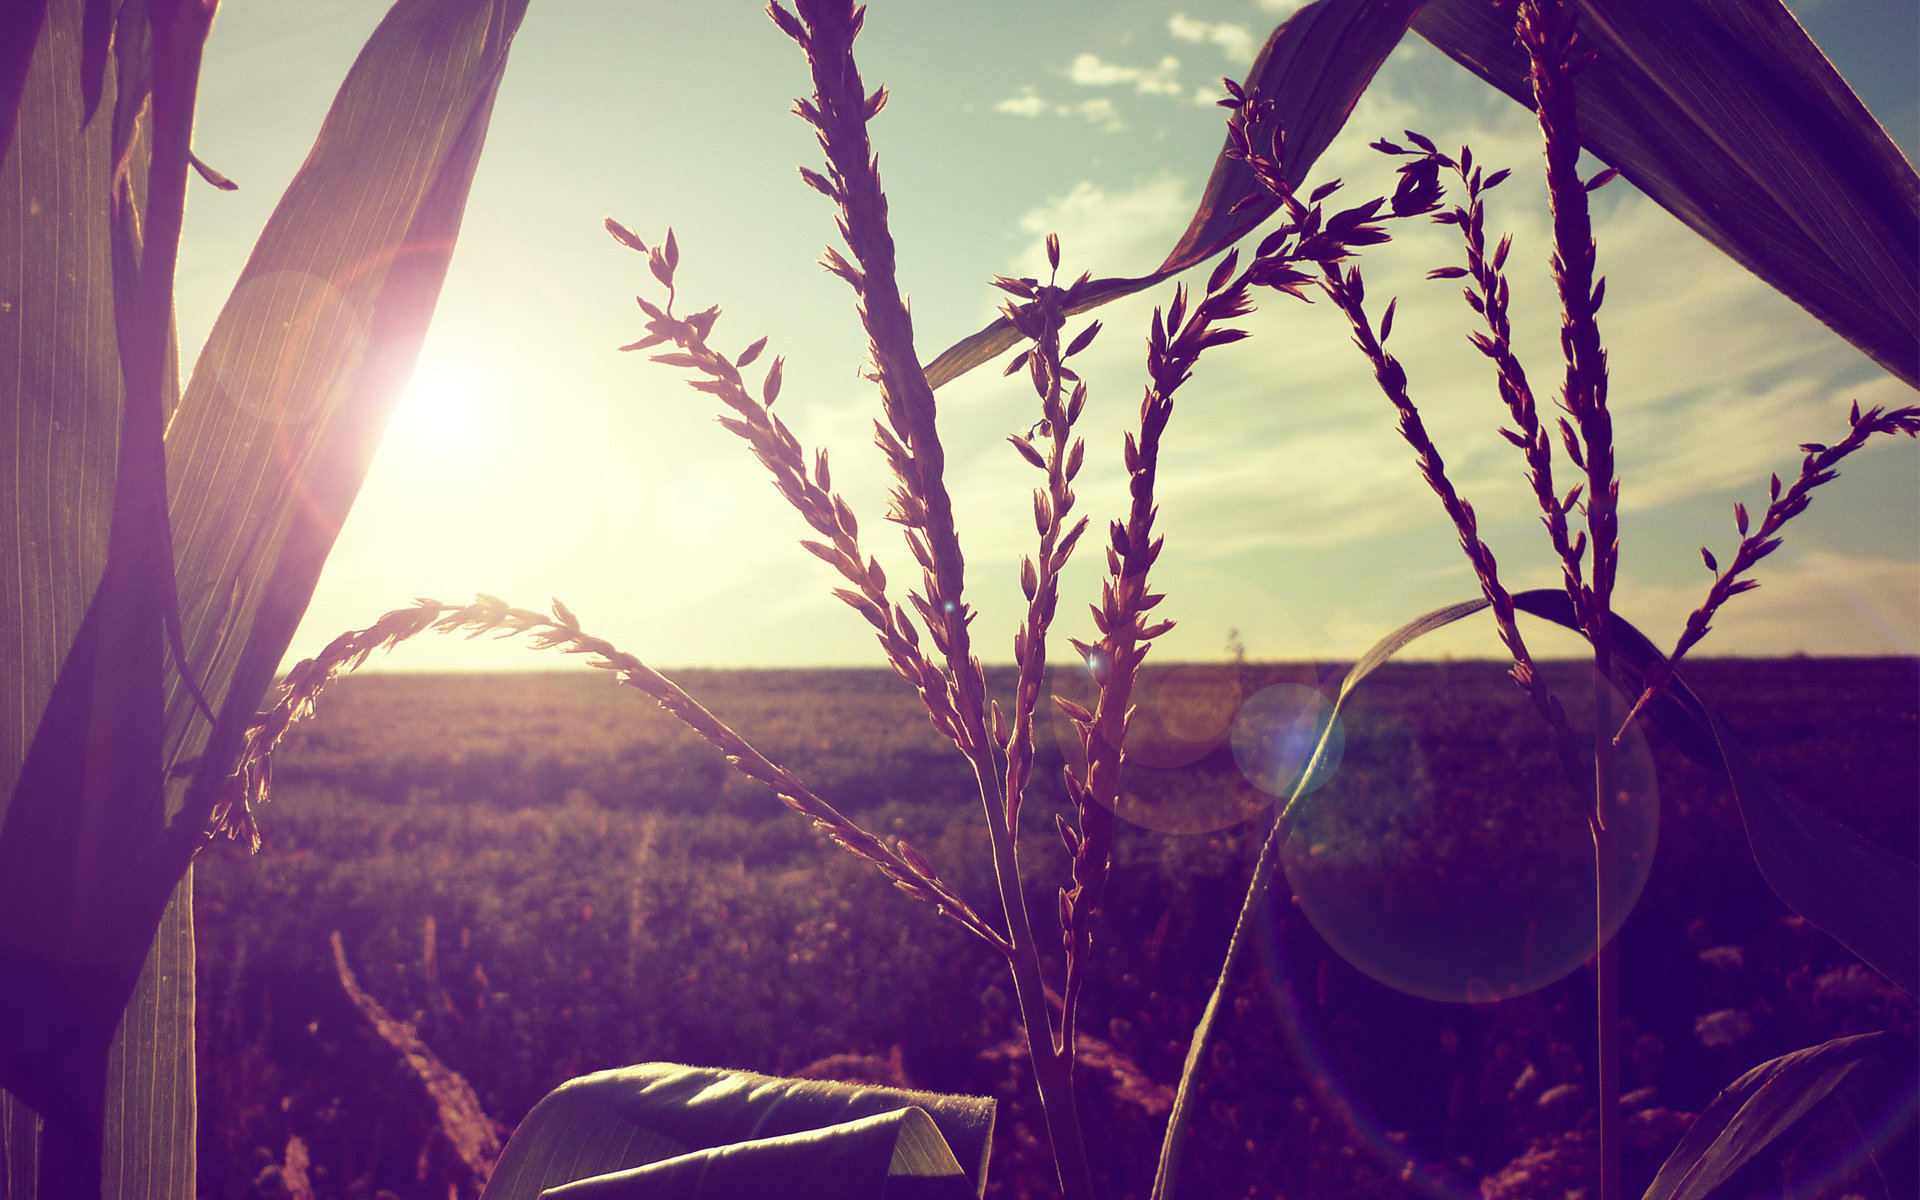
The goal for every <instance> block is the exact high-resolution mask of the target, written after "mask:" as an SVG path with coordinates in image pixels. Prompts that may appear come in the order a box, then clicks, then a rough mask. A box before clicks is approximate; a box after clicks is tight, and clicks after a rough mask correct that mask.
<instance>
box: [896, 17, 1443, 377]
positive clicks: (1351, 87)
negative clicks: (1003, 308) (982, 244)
mask: <svg viewBox="0 0 1920 1200" xmlns="http://www.w3.org/2000/svg"><path fill="white" fill-rule="evenodd" d="M1419 7H1420V0H1316V2H1315V3H1313V4H1309V5H1307V6H1306V7H1305V8H1303V9H1301V10H1300V11H1299V12H1297V13H1294V14H1293V15H1292V16H1290V17H1288V18H1287V19H1286V20H1285V21H1283V22H1282V23H1281V24H1280V25H1279V26H1278V27H1277V28H1275V29H1274V31H1273V33H1272V34H1271V35H1270V36H1269V37H1268V38H1267V44H1266V45H1265V46H1264V47H1263V48H1262V49H1261V51H1260V55H1259V57H1258V58H1256V59H1254V62H1253V67H1252V69H1251V70H1250V71H1249V72H1248V73H1247V79H1246V83H1245V85H1244V86H1245V88H1246V90H1248V91H1249V92H1251V91H1255V90H1257V91H1258V92H1259V94H1260V95H1261V96H1262V97H1264V98H1266V99H1270V100H1272V101H1273V102H1274V105H1275V115H1276V116H1277V117H1278V119H1279V120H1280V122H1281V124H1282V127H1283V128H1285V130H1286V131H1287V156H1286V161H1285V162H1284V163H1283V164H1281V168H1282V171H1283V173H1284V174H1285V175H1286V177H1287V179H1288V181H1289V182H1291V183H1292V184H1294V185H1295V186H1298V185H1299V184H1300V183H1302V182H1303V181H1304V180H1305V179H1306V177H1307V172H1308V171H1309V170H1311V169H1312V167H1313V164H1314V163H1315V162H1316V161H1318V160H1319V158H1320V155H1321V153H1322V152H1323V151H1325V150H1326V148H1327V146H1328V145H1330V144H1331V143H1332V141H1333V139H1334V135H1336V134H1338V133H1339V132H1340V129H1341V127H1342V126H1344V125H1345V124H1346V121H1347V117H1348V115H1349V114H1351V113H1352V112H1353V106H1354V105H1355V104H1356V103H1357V102H1358V101H1359V99H1360V93H1362V92H1364V91H1366V90H1367V85H1368V84H1369V83H1371V82H1372V81H1373V75H1374V72H1375V71H1377V70H1379V69H1380V64H1381V63H1383V62H1385V61H1386V58H1387V55H1388V54H1391V53H1392V52H1393V48H1394V47H1395V46H1397V45H1399V44H1400V39H1401V37H1402V36H1404V35H1405V33H1406V31H1407V24H1408V22H1410V21H1411V20H1412V19H1413V14H1414V13H1415V12H1416V11H1417V10H1418V9H1419ZM1278 204H1279V201H1277V200H1275V199H1274V198H1273V197H1271V196H1267V195H1265V194H1264V192H1263V191H1262V190H1261V188H1260V185H1259V183H1258V182H1257V181H1256V180H1255V178H1254V175H1253V172H1252V170H1250V169H1249V168H1248V167H1247V165H1246V164H1245V163H1243V162H1238V161H1235V160H1233V159H1230V158H1228V157H1227V154H1226V147H1225V146H1224V145H1223V146H1222V149H1221V153H1220V155H1219V156H1218V157H1217V158H1216V159H1215V160H1214V164H1213V174H1212V175H1211V176H1210V177H1209V178H1208V179H1207V187H1206V191H1205V192H1203V193H1202V194H1201V197H1200V207H1199V208H1198V209H1197V210H1196V211H1195V212H1194V214H1193V219H1192V221H1190V222H1189V223H1188V225H1187V230H1186V232H1185V233H1183V234H1181V235H1180V240H1179V241H1178V242H1176V243H1174V246H1173V249H1172V250H1171V251H1169V252H1168V254H1167V257H1166V260H1165V261H1164V262H1162V263H1161V264H1160V266H1159V267H1158V268H1156V269H1155V270H1154V271H1153V273H1152V274H1150V275H1143V276H1140V277H1138V278H1135V279H1096V280H1094V281H1093V282H1092V283H1090V284H1088V285H1087V287H1086V289H1085V290H1084V291H1083V293H1082V298H1081V299H1080V300H1079V301H1078V302H1077V303H1075V304H1074V305H1072V306H1071V307H1070V308H1068V309H1067V311H1068V313H1079V312H1085V311H1086V310H1087V309H1090V308H1097V307H1099V306H1100V305H1102V304H1105V303H1107V302H1108V301H1110V300H1117V299H1119V298H1120V297H1122V296H1130V295H1132V294H1133V293H1135V292H1138V291H1141V290H1143V289H1146V288H1149V287H1152V286H1153V285H1154V284H1156V283H1159V282H1161V281H1162V280H1165V279H1169V278H1171V277H1172V276H1174V275H1177V274H1179V273H1180V272H1182V271H1184V270H1186V269H1187V268H1188V267H1191V266H1193V265H1195V264H1196V263H1202V262H1205V261H1206V260H1207V259H1209V258H1212V257H1213V256H1214V255H1216V254H1218V253H1220V251H1222V250H1224V249H1226V248H1227V247H1228V246H1231V245H1232V244H1233V243H1235V242H1237V241H1239V240H1240V239H1241V238H1243V237H1245V236H1246V235H1247V234H1248V233H1250V232H1252V231H1253V230H1254V229H1255V228H1256V227H1258V226H1259V224H1260V222H1262V221H1264V220H1266V219H1267V217H1268V215H1269V214H1271V213H1272V212H1273V210H1274V209H1275V208H1276V207H1277V206H1278ZM1236 206H1240V207H1238V209H1237V211H1236ZM1019 340H1020V335H1019V334H1018V333H1017V332H1015V330H1014V328H1013V323H1012V322H1010V321H1008V320H1007V319H1006V318H1004V317H1002V318H1000V319H999V320H996V321H995V322H994V323H993V324H991V325H989V326H987V327H986V328H985V329H982V330H981V331H980V332H978V333H976V334H974V335H973V336H971V337H968V338H965V339H962V340H961V341H960V342H958V343H956V344H955V345H953V346H951V347H949V348H948V349H947V350H946V351H945V352H944V353H943V354H941V355H940V356H939V357H938V358H936V359H934V360H933V361H932V362H931V363H929V364H927V380H928V382H929V383H931V384H932V385H933V386H934V387H936V388H937V387H940V386H942V385H944V384H947V383H950V382H952V381H953V380H955V379H958V378H959V377H960V376H962V375H964V374H966V373H967V372H968V371H971V370H973V369H974V368H975V367H977V366H980V365H981V364H982V363H985V362H989V361H991V360H992V359H993V358H995V357H996V356H998V355H999V354H1000V353H1001V352H1002V351H1004V350H1006V349H1007V348H1008V347H1010V346H1012V345H1013V344H1014V343H1015V342H1017V341H1019Z"/></svg>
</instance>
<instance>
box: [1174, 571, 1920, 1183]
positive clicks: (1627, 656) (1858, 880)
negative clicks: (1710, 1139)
mask: <svg viewBox="0 0 1920 1200" xmlns="http://www.w3.org/2000/svg"><path fill="white" fill-rule="evenodd" d="M1513 602H1514V607H1516V608H1518V609H1520V610H1521V611H1523V612H1526V613H1529V614H1531V615H1533V616H1536V617H1540V618H1541V619H1543V620H1548V621H1552V622H1554V623H1555V624H1557V625H1561V626H1564V627H1566V628H1568V629H1571V630H1573V631H1575V632H1576V633H1577V632H1579V630H1580V624H1579V622H1578V621H1577V620H1575V619H1574V616H1573V606H1572V604H1571V603H1570V602H1569V601H1568V599H1567V595H1566V593H1565V592H1563V591H1559V590H1547V589H1542V590H1537V591H1527V592H1518V593H1515V594H1514V597H1513ZM1486 607H1487V600H1486V598H1485V597H1479V598H1476V599H1473V600H1464V601H1461V602H1460V603H1458V604H1449V605H1447V606H1445V607H1444V608H1437V609H1435V610H1433V611H1432V612H1430V613H1427V614H1425V615H1423V616H1420V617H1416V618H1414V619H1413V620H1412V621H1409V622H1407V623H1406V624H1405V625H1402V626H1401V627H1400V628H1398V629H1396V630H1394V631H1393V632H1392V633H1390V634H1388V635H1387V636H1386V637H1384V638H1381V639H1380V641H1379V642H1377V643H1375V644H1374V645H1373V647H1372V648H1370V649H1369V650H1368V651H1367V652H1366V653H1365V654H1363V655H1361V656H1360V658H1359V660H1358V661H1357V662H1356V663H1355V664H1354V665H1353V668H1352V669H1351V670H1349V671H1348V672H1347V674H1346V677H1345V678H1344V679H1343V680H1342V681H1341V683H1340V691H1339V694H1338V696H1337V697H1336V698H1335V700H1334V704H1333V714H1334V715H1335V716H1337V715H1338V714H1339V712H1340V707H1341V706H1342V705H1343V704H1345V703H1346V701H1347V697H1348V696H1349V695H1351V694H1352V693H1353V690H1354V688H1356V687H1357V686H1358V685H1359V684H1360V682H1361V681H1362V680H1363V679H1365V678H1366V677H1367V676H1368V675H1370V674H1372V673H1373V672H1374V671H1375V670H1377V669H1379V667H1380V666H1381V665H1382V664H1383V663H1385V662H1387V661H1388V660H1389V659H1391V658H1392V657H1393V656H1394V655H1395V654H1398V653H1399V652H1400V651H1401V650H1404V649H1405V648H1406V647H1407V646H1409V645H1411V644H1412V643H1413V642H1415V641H1417V640H1419V639H1420V638H1422V637H1425V636H1426V635H1427V634H1429V633H1432V632H1434V631H1435V630H1438V629H1443V628H1445V627H1446V626H1448V625H1451V624H1453V623H1454V622H1456V621H1459V620H1462V619H1464V618H1466V617H1470V616H1472V615H1474V614H1475V613H1478V612H1480V611H1482V610H1483V609H1485V608H1486ZM1612 644H1613V663H1612V670H1611V674H1612V675H1613V680H1614V684H1615V686H1616V687H1618V688H1619V689H1620V691H1621V692H1622V693H1623V694H1625V695H1629V696H1637V695H1638V694H1639V692H1640V690H1641V688H1642V687H1643V686H1644V682H1645V678H1646V672H1647V670H1648V669H1649V668H1650V667H1652V666H1653V665H1654V664H1655V663H1658V662H1661V661H1663V659H1662V656H1661V654H1660V652H1659V650H1658V649H1657V648H1656V647H1655V646H1654V644H1653V643H1652V642H1651V641H1650V640H1649V639H1648V638H1647V636H1646V635H1645V634H1643V633H1641V632H1640V631H1639V630H1638V629H1636V628H1634V627H1633V625H1632V624H1631V623H1630V622H1628V621H1626V620H1624V619H1622V618H1621V617H1620V616H1618V615H1617V614H1616V615H1615V616H1614V618H1613V623H1612ZM1644 716H1645V719H1646V720H1647V721H1649V722H1650V723H1651V724H1653V725H1654V726H1656V727H1657V728H1658V729H1659V730H1660V731H1661V733H1663V734H1664V735H1665V736H1666V737H1667V738H1669V739H1670V740H1671V741H1673V742H1674V744H1675V745H1676V746H1678V747H1679V748H1680V749H1681V750H1682V751H1684V752H1685V753H1687V754H1688V756H1689V757H1692V758H1693V759H1694V760H1695V761H1697V762H1699V763H1700V764H1701V765H1702V766H1705V767H1707V768H1708V769H1709V770H1714V771H1718V772H1720V773H1722V774H1724V775H1725V776H1726V777H1727V779H1728V782H1729V783H1730V784H1731V785H1732V787H1733V790H1734V796H1735V798H1736V800H1737V801H1738V802H1739V804H1740V815H1741V819H1742V820H1743V821H1744V822H1745V823H1746V826H1747V837H1748V841H1749V843H1750V844H1751V845H1752V848H1753V852H1754V858H1755V860H1756V861H1757V862H1758V863H1759V864H1760V870H1761V874H1762V875H1764V876H1765V877H1766V879H1767V882H1768V884H1769V885H1771V886H1772V887H1773V889H1774V891H1775V892H1777V893H1779V895H1780V898H1781V899H1783V900H1785V901H1786V902H1787V903H1788V904H1789V905H1791V906H1792V907H1793V908H1794V910H1795V911H1796V912H1798V913H1799V914H1800V915H1801V916H1803V917H1805V918H1806V919H1807V920H1809V921H1811V922H1813V923H1814V924H1815V925H1818V926H1820V927H1821V928H1822V929H1824V930H1826V931H1827V932H1828V933H1830V934H1832V935H1833V936H1834V937H1835V938H1837V939H1839V940H1840V941H1841V942H1842V943H1843V944H1845V945H1846V947H1847V948H1848V949H1850V950H1852V951H1853V952H1854V953H1855V954H1857V955H1859V956H1860V958H1861V959H1862V960H1863V961H1864V962H1866V963H1867V965H1869V966H1871V967H1873V968H1874V969H1876V970H1878V971H1880V972H1881V973H1882V974H1884V975H1886V976H1887V978H1889V979H1891V980H1892V981H1893V982H1894V983H1896V984H1899V985H1900V986H1901V987H1904V988H1906V989H1907V991H1909V992H1915V991H1916V986H1915V982H1916V975H1920V968H1916V966H1915V961H1914V960H1915V955H1916V953H1917V952H1920V904H1916V903H1915V900H1916V898H1920V865H1916V864H1914V863H1912V862H1910V861H1908V860H1906V859H1903V858H1900V857H1899V856H1897V855H1895V854H1892V853H1890V852H1888V851H1886V850H1884V849H1882V848H1880V847H1879V846H1876V845H1873V844H1872V843H1870V842H1868V841H1866V840H1865V839H1864V838H1861V837H1860V836H1859V835H1858V834H1855V833H1854V832H1853V831H1851V830H1849V829H1847V828H1845V827H1844V826H1842V825H1840V824H1839V823H1837V822H1835V821H1833V820H1831V819H1830V818H1828V817H1825V816H1823V815H1821V814H1820V813H1818V812H1816V811H1814V810H1813V809H1811V808H1809V807H1807V806H1806V805H1805V804H1802V803H1801V802H1799V801H1797V800H1794V799H1793V798H1792V797H1790V796H1787V795H1785V794H1784V793H1781V792H1780V791H1779V790H1778V789H1776V788H1774V787H1773V785H1772V784H1771V782H1770V781H1768V780H1767V778H1766V777H1765V776H1764V775H1763V774H1761V772H1760V771H1759V769H1758V768H1757V767H1755V766H1754V765H1753V762H1752V760H1751V759H1749V758H1748V757H1747V755H1746V751H1745V750H1744V749H1743V748H1742V747H1741V746H1740V744H1739V742H1738V741H1737V740H1736V739H1735V738H1734V736H1733V734H1732V733H1731V732H1730V731H1729V730H1728V729H1727V728H1726V725H1725V723H1724V722H1723V721H1721V719H1720V717H1719V715H1718V714H1717V713H1715V712H1714V711H1713V709H1712V708H1710V707H1709V706H1708V705H1707V704H1706V702H1705V701H1704V700H1702V699H1701V698H1700V697H1699V696H1698V695H1697V694H1696V693H1694V692H1693V690H1692V689H1691V688H1689V687H1688V686H1687V685H1686V683H1685V681H1684V680H1683V679H1681V678H1680V677H1679V676H1678V675H1677V674H1676V675H1675V676H1674V678H1673V679H1672V680H1671V681H1670V683H1669V685H1668V692H1667V694H1666V695H1665V696H1663V697H1662V698H1661V699H1660V700H1658V701H1656V702H1655V703H1654V704H1651V705H1649V706H1648V707H1647V709H1646V712H1645V714H1644ZM1332 728H1333V721H1332V720H1331V719H1329V721H1328V723H1327V726H1326V729H1324V730H1323V731H1322V734H1321V740H1320V744H1319V745H1317V746H1315V748H1314V753H1313V758H1312V759H1310V760H1309V761H1308V762H1307V764H1306V766H1305V767H1303V768H1302V770H1301V772H1300V782H1299V784H1297V785H1296V789H1295V793H1294V795H1293V796H1292V797H1289V799H1288V800H1287V803H1286V805H1285V806H1283V807H1282V809H1281V811H1280V813H1279V814H1278V815H1277V816H1276V817H1275V819H1274V827H1273V832H1272V833H1271V834H1269V835H1268V837H1267V840H1266V843H1265V845H1263V846H1262V847H1261V850H1260V858H1259V861H1258V862H1257V863H1255V865H1254V868H1253V878H1252V880H1251V881H1250V882H1249V883H1248V886H1247V895H1246V899H1245V901H1244V902H1243V903H1242V905H1241V908H1240V916H1239V918H1238V920H1237V921H1236V922H1235V923H1234V929H1233V936H1232V938H1231V940H1229V942H1228V944H1227V954H1226V960H1225V961H1224V962H1223V963H1222V964H1221V967H1220V975H1219V977H1218V979H1217V980H1216V982H1215V984H1214V989H1213V994H1212V995H1211V996H1209V997H1208V999H1207V1006H1206V1008H1205V1010H1204V1011H1203V1012H1202V1013H1201V1016H1200V1021H1199V1023H1198V1024H1197V1025H1196V1026H1195V1028H1194V1031H1193V1038H1192V1041H1191V1042H1190V1043H1189V1044H1188V1048H1187V1058H1186V1062H1185V1065H1184V1066H1183V1067H1182V1068H1181V1073H1180V1087H1179V1090H1178V1091H1177V1092H1176V1094H1175V1096H1174V1102H1173V1115H1172V1116H1171V1118H1169V1120H1168V1123H1167V1133H1166V1140H1165V1141H1164V1142H1163V1143H1162V1144H1161V1150H1160V1168H1159V1176H1158V1177H1157V1178H1156V1179H1155V1181H1154V1189H1153V1200H1164V1198H1166V1197H1169V1196H1171V1195H1172V1194H1173V1184H1174V1181H1175V1177H1176V1176H1177V1173H1178V1167H1179V1159H1180V1153H1181V1150H1182V1148H1183V1147H1184V1145H1185V1141H1186V1123H1187V1119H1188V1111H1187V1110H1188V1103H1189V1097H1190V1093H1191V1090H1192V1088H1193V1086H1194V1084H1195V1076H1196V1074H1197V1073H1198V1070H1199V1066H1200V1063H1201V1061H1202V1058H1203V1054H1204V1051H1205V1049H1206V1042H1207V1039H1208V1038H1209V1037H1210V1036H1211V1035H1212V1031H1213V1023H1214V1021H1215V1019H1216V1018H1217V1016H1218V1014H1219V1010H1220V1007H1221V1005H1222V1004H1223V1002H1224V999H1225V996H1226V987H1227V980H1228V979H1229V977H1230V976H1231V975H1232V973H1233V965H1234V963H1235V961H1236V960H1237V959H1238V956H1239V953H1240V950H1241V947H1242V944H1243V942H1244V939H1245V936H1246V934H1247V933H1248V931H1249V930H1251V928H1252V926H1253V922H1254V914H1255V913H1257V912H1258V911H1259V906H1260V905H1261V903H1262V902H1263V901H1264V900H1265V898H1266V894H1267V886H1268V884H1269V882H1270V880H1271V877H1272V874H1273V870H1274V867H1275V866H1276V865H1277V863H1278V861H1279V848H1280V845H1281V843H1282V842H1283V841H1284V840H1285V834H1286V830H1287V822H1286V817H1287V813H1288V811H1289V810H1290V809H1291V808H1292V806H1293V804H1294V802H1295V801H1296V800H1298V799H1299V796H1300V792H1301V789H1303V788H1304V787H1305V785H1306V783H1307V781H1309V780H1311V779H1313V778H1314V777H1315V775H1316V774H1317V768H1318V763H1319V759H1320V756H1321V754H1322V753H1323V752H1324V750H1325V748H1326V740H1327V735H1328V733H1329V732H1330V731H1331V730H1332ZM1649 1200H1652V1195H1651V1193H1650V1194H1649ZM1663 1200H1664V1198H1663Z"/></svg>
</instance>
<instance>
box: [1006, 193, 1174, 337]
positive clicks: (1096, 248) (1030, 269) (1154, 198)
mask: <svg viewBox="0 0 1920 1200" xmlns="http://www.w3.org/2000/svg"><path fill="white" fill-rule="evenodd" d="M1198 203H1199V196H1198V194H1197V193H1196V192H1195V191H1194V189H1193V187H1192V185H1191V184H1189V183H1188V182H1187V181H1186V180H1183V179H1179V178H1176V177H1175V176H1172V175H1168V174H1164V173H1163V174H1160V175H1156V176H1154V177H1153V178H1151V179H1149V180H1147V181H1145V182H1144V183H1140V184H1137V185H1136V186H1134V187H1131V188H1125V189H1116V190H1108V189H1106V188H1102V187H1097V186H1095V185H1094V184H1091V183H1088V182H1086V181H1085V180H1082V181H1081V182H1079V183H1077V184H1075V185H1074V186H1073V190H1072V191H1070V192H1068V193H1067V194H1066V195H1064V196H1059V197H1056V198H1054V199H1052V200H1050V201H1048V202H1047V203H1046V204H1043V205H1041V206H1040V207H1038V208H1035V209H1032V210H1030V211H1028V212H1027V213H1025V214H1024V215H1022V216H1021V218H1020V228H1021V229H1022V230H1023V231H1025V232H1027V233H1030V234H1032V235H1034V240H1033V241H1032V242H1031V243H1029V244H1028V246H1027V247H1026V249H1025V250H1023V251H1022V252H1021V253H1020V255H1019V257H1018V258H1017V259H1016V260H1015V263H1014V271H1015V273H1017V274H1028V275H1043V274H1045V273H1046V261H1047V260H1046V250H1045V240H1046V235H1047V234H1048V233H1057V234H1059V235H1060V244H1061V245H1062V247H1064V249H1065V253H1066V260H1067V265H1069V266H1070V265H1072V264H1076V263H1077V264H1080V267H1079V268H1078V269H1081V270H1091V271H1093V273H1094V274H1096V275H1142V274H1145V273H1146V272H1147V271H1150V270H1152V269H1153V268H1154V267H1155V266H1156V265H1158V264H1159V262H1160V260H1161V259H1162V258H1164V257H1165V256H1166V252H1167V249H1168V247H1170V246H1172V245H1173V243H1174V241H1175V240H1176V239H1177V238H1178V237H1179V236H1180V231H1181V230H1183V229H1185V228H1186V227H1187V221H1188V219H1189V218H1191V217H1192V216H1193V209H1194V206H1195V205H1196V204H1198ZM1076 361H1077V360H1076Z"/></svg>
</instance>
